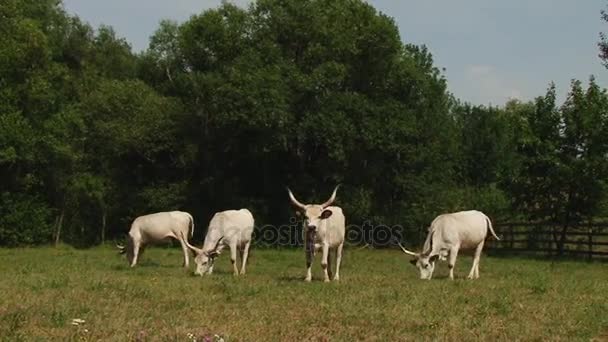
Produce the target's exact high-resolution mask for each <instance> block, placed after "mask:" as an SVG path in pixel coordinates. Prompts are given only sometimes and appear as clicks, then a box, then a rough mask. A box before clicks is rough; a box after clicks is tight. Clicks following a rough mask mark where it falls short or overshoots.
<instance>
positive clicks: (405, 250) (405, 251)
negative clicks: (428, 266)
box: [397, 241, 420, 257]
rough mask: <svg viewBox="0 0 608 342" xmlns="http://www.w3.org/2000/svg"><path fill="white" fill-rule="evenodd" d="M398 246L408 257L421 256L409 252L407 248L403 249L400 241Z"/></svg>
mask: <svg viewBox="0 0 608 342" xmlns="http://www.w3.org/2000/svg"><path fill="white" fill-rule="evenodd" d="M397 244H398V245H399V247H401V250H402V251H403V253H405V254H407V255H411V256H415V257H419V256H420V253H414V252H412V251H408V250H407V249H405V247H403V245H402V244H401V243H400V242H399V241H397Z"/></svg>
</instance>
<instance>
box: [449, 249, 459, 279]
mask: <svg viewBox="0 0 608 342" xmlns="http://www.w3.org/2000/svg"><path fill="white" fill-rule="evenodd" d="M458 249H459V246H454V247H452V248H450V259H449V261H448V268H449V269H450V279H451V280H454V266H456V258H457V257H458Z"/></svg>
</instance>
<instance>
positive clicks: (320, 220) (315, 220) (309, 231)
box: [287, 186, 346, 282]
mask: <svg viewBox="0 0 608 342" xmlns="http://www.w3.org/2000/svg"><path fill="white" fill-rule="evenodd" d="M338 187H339V186H337V187H336V188H335V189H334V192H333V194H332V195H331V197H330V198H329V200H327V201H326V202H325V203H323V204H302V203H300V202H299V201H298V200H297V199H296V198H295V197H294V195H293V194H292V193H291V190H289V189H287V191H288V192H289V198H290V199H291V203H293V204H294V205H295V206H296V207H298V209H299V210H300V211H301V212H302V213H303V214H304V234H305V237H304V241H305V243H304V244H305V247H304V250H305V251H306V268H307V271H306V278H305V280H306V281H311V280H312V272H311V268H312V260H313V258H314V255H315V251H316V250H318V249H321V248H322V249H323V255H322V257H321V267H323V273H324V275H325V282H328V281H329V279H330V277H331V263H330V260H329V259H330V257H329V254H330V249H332V250H334V251H335V254H336V274H335V276H334V280H335V281H338V280H340V263H341V261H342V249H343V247H344V233H345V230H346V228H345V218H344V213H342V208H340V207H335V206H330V205H331V204H332V203H333V202H334V201H335V200H336V192H337V191H338Z"/></svg>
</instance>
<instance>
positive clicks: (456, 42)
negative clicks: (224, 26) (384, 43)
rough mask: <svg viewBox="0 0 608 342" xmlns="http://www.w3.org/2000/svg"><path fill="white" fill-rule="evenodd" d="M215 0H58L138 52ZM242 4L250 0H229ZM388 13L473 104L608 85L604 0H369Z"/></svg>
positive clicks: (563, 95) (217, 0)
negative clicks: (602, 55) (601, 43)
mask: <svg viewBox="0 0 608 342" xmlns="http://www.w3.org/2000/svg"><path fill="white" fill-rule="evenodd" d="M220 2H221V1H220V0H173V1H167V0H104V1H91V0H63V3H64V7H65V9H66V10H67V11H68V12H69V13H72V14H76V15H78V16H79V17H80V18H81V19H83V20H84V21H87V22H89V23H90V24H91V25H92V26H93V27H98V26H99V25H100V24H104V25H109V26H112V27H113V28H114V30H115V31H116V33H117V34H118V35H119V36H121V37H124V38H126V39H127V41H128V42H129V43H130V44H131V46H132V47H133V49H134V50H135V51H141V50H144V49H146V48H147V46H148V42H149V38H150V36H151V35H152V34H153V33H154V32H155V31H156V29H157V28H158V24H159V22H160V21H161V20H162V19H171V20H175V21H177V22H183V21H185V20H187V19H188V18H189V17H190V16H191V15H193V14H198V13H201V12H202V11H204V10H206V9H209V8H215V7H217V6H219V5H220ZM230 2H232V3H234V4H236V5H239V6H242V7H246V6H247V5H248V4H249V3H250V1H248V0H233V1H230ZM367 2H368V3H370V4H371V5H372V6H374V7H375V8H376V9H377V10H379V11H380V12H382V13H384V14H386V15H388V16H390V17H393V18H394V19H395V23H396V24H397V26H398V27H399V32H400V35H401V40H402V41H403V42H404V43H414V44H424V45H426V46H427V47H428V48H429V50H430V51H431V52H432V53H433V57H434V59H435V65H436V66H437V67H439V68H445V71H444V75H445V76H446V78H447V80H448V87H449V90H450V92H452V93H453V94H454V95H455V96H456V97H457V98H459V99H461V100H463V101H467V102H471V103H473V104H484V105H488V104H492V105H502V104H504V103H505V102H506V101H507V100H508V99H510V98H517V99H520V100H523V101H525V100H530V99H533V98H534V97H536V96H539V95H543V94H544V93H545V92H546V89H547V88H548V86H549V83H550V82H554V83H555V84H556V86H557V92H558V100H559V101H560V102H562V101H564V100H565V98H566V95H567V92H568V90H569V87H570V81H571V80H572V79H579V80H582V81H585V82H587V81H588V79H589V77H590V76H591V75H593V76H595V78H596V82H597V83H598V84H599V85H600V86H602V87H606V86H608V69H606V68H604V66H603V65H602V64H601V60H600V59H599V57H598V48H597V42H598V40H599V32H601V31H606V32H608V23H604V22H603V21H602V20H601V18H600V11H601V10H602V9H604V8H608V1H606V0H458V1H454V0H426V1H422V0H368V1H367Z"/></svg>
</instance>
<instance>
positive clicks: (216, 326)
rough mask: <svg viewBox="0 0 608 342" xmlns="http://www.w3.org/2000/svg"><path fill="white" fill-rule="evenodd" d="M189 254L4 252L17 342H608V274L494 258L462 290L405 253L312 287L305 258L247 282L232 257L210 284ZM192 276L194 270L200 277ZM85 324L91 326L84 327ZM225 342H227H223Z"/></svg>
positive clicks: (7, 310)
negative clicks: (136, 258) (422, 276)
mask: <svg viewBox="0 0 608 342" xmlns="http://www.w3.org/2000/svg"><path fill="white" fill-rule="evenodd" d="M180 253H181V250H179V249H176V248H162V247H161V248H150V249H148V250H146V253H145V254H144V255H143V258H142V263H141V265H139V266H138V267H136V268H135V269H129V268H128V267H127V265H126V261H125V259H124V258H123V257H121V256H118V255H117V254H116V252H115V251H114V250H112V249H110V248H106V247H103V248H96V249H90V250H75V249H71V248H68V247H61V248H58V249H53V248H40V249H0V274H1V278H0V279H1V280H0V293H1V297H0V336H2V340H5V341H19V340H23V341H26V340H27V341H37V340H40V341H47V340H62V341H64V340H79V341H82V340H85V341H87V340H90V341H97V340H104V341H127V340H139V341H155V340H163V341H165V340H169V341H190V340H192V339H193V337H192V336H194V338H196V340H197V341H202V340H204V337H205V336H213V335H219V336H221V337H222V338H223V339H224V340H225V341H279V340H282V341H291V340H314V341H319V340H320V341H325V340H348V341H352V340H383V341H385V340H449V341H468V340H488V341H494V340H503V341H507V340H508V341H514V340H525V341H534V340H537V341H541V340H543V341H546V340H568V341H572V340H583V341H589V340H590V339H593V340H598V341H599V340H602V341H604V340H607V339H608V265H607V264H606V263H586V262H574V261H560V262H554V263H553V262H551V261H544V260H532V259H523V258H490V257H485V256H484V257H482V259H481V267H480V275H481V278H480V279H479V280H475V281H469V280H466V279H464V277H466V275H467V274H468V271H469V267H470V264H471V262H470V258H469V257H468V256H463V257H461V258H459V260H458V263H457V265H456V275H457V277H458V279H457V280H455V281H453V282H451V281H449V280H447V279H446V275H447V267H446V266H445V264H444V263H443V264H441V266H440V267H439V268H438V270H437V271H436V273H435V275H436V276H435V278H434V279H433V280H431V281H422V280H418V279H417V277H418V275H417V273H416V272H417V270H416V269H415V268H414V267H413V266H411V265H410V264H409V263H407V262H406V261H407V259H406V258H405V257H404V256H403V255H402V254H401V253H400V252H398V251H396V250H353V249H351V250H346V251H345V257H344V261H343V268H342V271H341V281H340V282H339V283H330V284H325V283H323V282H322V281H321V280H320V279H321V271H320V266H319V265H318V259H317V260H316V261H317V263H315V267H314V270H315V273H314V275H315V278H314V279H313V282H312V283H304V282H303V281H302V277H303V275H304V253H303V251H301V250H289V249H288V250H259V249H254V248H252V252H251V259H250V261H251V262H250V264H249V265H250V267H249V268H248V272H249V273H248V274H247V275H245V276H243V277H240V278H234V277H233V276H232V274H231V273H230V265H229V260H228V257H227V255H222V256H221V257H220V258H219V261H218V264H217V266H216V268H215V273H214V274H213V275H212V276H210V277H205V278H200V277H194V276H192V270H189V271H186V270H184V269H183V268H181V267H180V266H181V254H180ZM191 267H192V265H191ZM75 318H79V319H82V320H84V321H85V322H84V323H82V324H81V325H78V326H76V325H72V320H73V319H75ZM216 339H217V338H216ZM211 340H213V339H211Z"/></svg>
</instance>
